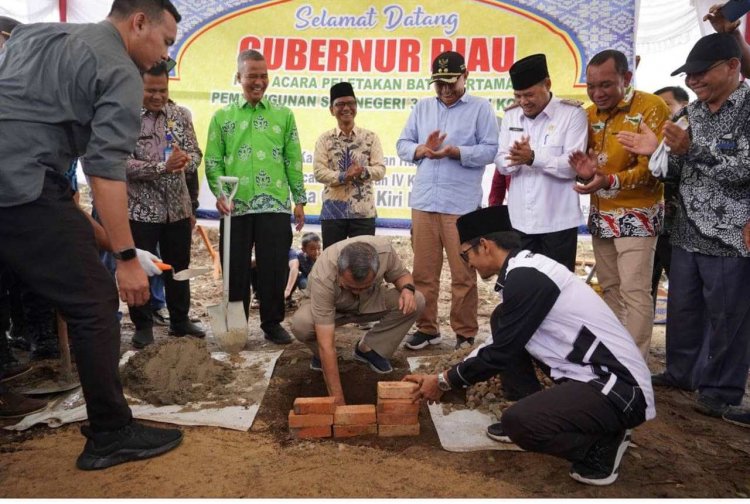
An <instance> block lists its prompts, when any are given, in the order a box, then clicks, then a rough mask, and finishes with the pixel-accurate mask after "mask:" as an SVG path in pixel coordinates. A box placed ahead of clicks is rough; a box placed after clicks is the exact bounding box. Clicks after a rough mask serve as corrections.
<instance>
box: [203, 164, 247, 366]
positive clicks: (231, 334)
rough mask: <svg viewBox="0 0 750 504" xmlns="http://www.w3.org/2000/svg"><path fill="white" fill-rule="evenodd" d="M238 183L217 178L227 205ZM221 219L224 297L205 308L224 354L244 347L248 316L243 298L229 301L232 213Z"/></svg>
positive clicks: (229, 179)
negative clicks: (222, 226)
mask: <svg viewBox="0 0 750 504" xmlns="http://www.w3.org/2000/svg"><path fill="white" fill-rule="evenodd" d="M227 186H228V187H229V188H230V190H229V194H227V193H226V192H225V188H226V187H227ZM238 186H239V179H238V178H237V177H224V176H222V177H219V188H220V191H221V196H222V197H223V198H224V199H225V201H226V202H227V204H228V205H229V206H230V207H231V205H232V199H234V195H235V194H236V193H237V187H238ZM222 219H223V220H224V237H223V238H224V264H223V267H222V277H223V281H224V296H223V298H222V300H221V303H220V304H218V305H212V306H209V307H208V318H209V322H210V323H211V330H212V331H213V333H214V339H215V340H216V343H217V344H218V345H219V348H221V349H222V350H224V351H225V352H227V353H237V352H239V351H240V350H242V349H243V348H244V346H245V342H246V340H247V315H245V307H244V306H243V304H242V301H232V302H231V303H230V302H229V271H230V270H229V255H230V254H229V247H230V244H231V238H230V237H231V226H232V216H231V214H229V215H225V216H224V217H222Z"/></svg>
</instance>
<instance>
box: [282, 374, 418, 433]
mask: <svg viewBox="0 0 750 504" xmlns="http://www.w3.org/2000/svg"><path fill="white" fill-rule="evenodd" d="M415 389H416V385H415V384H414V383H408V382H379V383H378V404H377V409H376V408H375V405H373V404H355V405H347V406H336V404H335V403H334V398H333V397H298V398H297V399H295V400H294V409H293V410H292V411H290V412H289V430H290V431H291V433H292V436H293V437H295V438H297V439H303V438H326V437H331V436H333V437H335V438H345V437H352V436H365V435H368V434H378V435H379V436H383V437H393V436H418V435H419V418H418V415H419V404H418V403H417V404H414V403H412V401H411V394H412V393H413V392H414V390H415Z"/></svg>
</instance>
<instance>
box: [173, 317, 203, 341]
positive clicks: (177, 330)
mask: <svg viewBox="0 0 750 504" xmlns="http://www.w3.org/2000/svg"><path fill="white" fill-rule="evenodd" d="M169 335H170V336H177V337H180V336H193V337H194V338H205V337H206V330H205V329H203V327H202V326H200V325H198V324H194V323H192V322H190V321H189V320H185V321H183V322H178V323H176V324H171V325H170V326H169Z"/></svg>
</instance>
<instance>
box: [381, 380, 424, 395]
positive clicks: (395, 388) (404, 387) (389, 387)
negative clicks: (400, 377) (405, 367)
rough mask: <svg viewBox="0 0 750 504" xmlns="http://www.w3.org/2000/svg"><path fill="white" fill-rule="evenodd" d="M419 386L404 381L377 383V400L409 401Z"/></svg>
mask: <svg viewBox="0 0 750 504" xmlns="http://www.w3.org/2000/svg"><path fill="white" fill-rule="evenodd" d="M418 387H419V385H417V384H416V383H413V382H405V381H382V382H378V399H411V396H412V395H413V394H414V392H416V391H417V388H418Z"/></svg>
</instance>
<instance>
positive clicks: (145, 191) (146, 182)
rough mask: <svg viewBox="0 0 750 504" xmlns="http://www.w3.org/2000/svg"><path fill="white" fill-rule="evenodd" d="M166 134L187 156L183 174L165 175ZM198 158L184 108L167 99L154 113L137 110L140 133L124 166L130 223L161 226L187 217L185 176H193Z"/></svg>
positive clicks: (189, 212) (188, 203)
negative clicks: (188, 158)
mask: <svg viewBox="0 0 750 504" xmlns="http://www.w3.org/2000/svg"><path fill="white" fill-rule="evenodd" d="M167 131H169V132H170V133H171V134H172V139H173V142H174V144H176V145H177V146H179V148H180V150H182V151H184V152H185V153H186V154H188V155H189V156H190V162H189V163H188V164H187V166H186V167H185V169H184V170H183V171H179V172H173V173H170V172H167V169H166V160H165V159H164V149H165V148H166V147H167V140H166V134H167ZM202 157H203V153H202V152H201V150H200V147H198V140H197V138H196V137H195V130H194V129H193V122H192V120H191V117H190V112H188V110H187V109H185V108H183V107H180V106H179V105H177V104H175V103H174V102H173V101H171V100H170V101H168V102H167V104H166V105H165V106H164V108H163V109H162V110H160V111H159V112H156V113H154V112H149V111H148V110H146V109H145V108H143V109H141V134H140V136H139V137H138V143H137V144H136V146H135V152H134V153H133V154H132V155H131V156H130V158H129V159H128V166H127V186H128V215H129V218H130V220H133V221H137V222H149V223H155V224H164V223H169V222H176V221H179V220H182V219H187V218H188V217H190V216H191V215H192V214H193V205H192V204H191V197H190V192H189V191H188V185H187V182H186V178H185V177H186V174H191V175H192V174H195V172H196V170H197V169H198V165H200V164H201V158H202ZM196 197H197V195H196Z"/></svg>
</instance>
